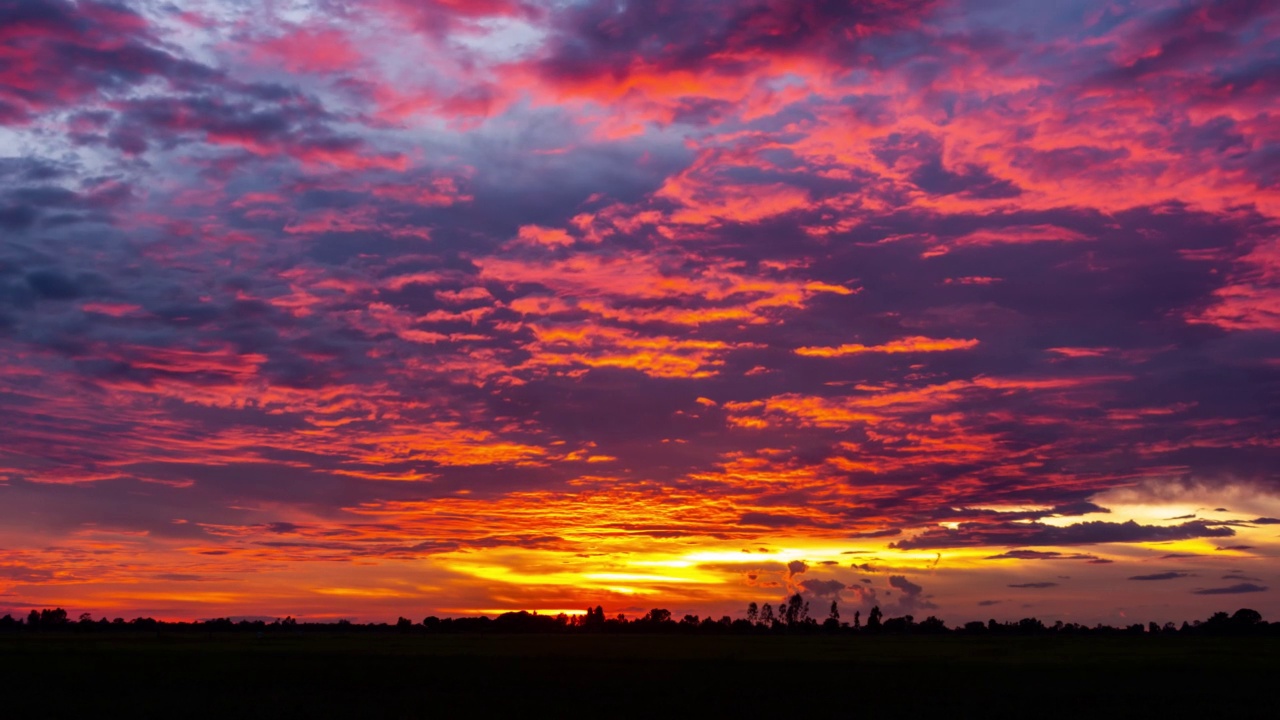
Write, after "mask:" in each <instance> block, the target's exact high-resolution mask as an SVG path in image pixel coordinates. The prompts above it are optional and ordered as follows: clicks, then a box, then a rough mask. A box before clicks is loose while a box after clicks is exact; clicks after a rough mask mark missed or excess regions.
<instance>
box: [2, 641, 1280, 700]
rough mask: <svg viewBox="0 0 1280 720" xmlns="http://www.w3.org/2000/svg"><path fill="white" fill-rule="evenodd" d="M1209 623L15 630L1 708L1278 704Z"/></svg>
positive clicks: (1274, 668) (1271, 672) (1255, 649)
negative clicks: (653, 629)
mask: <svg viewBox="0 0 1280 720" xmlns="http://www.w3.org/2000/svg"><path fill="white" fill-rule="evenodd" d="M1278 671H1280V642H1277V641H1276V640H1274V639H1268V638H1214V637H1191V638H1188V637H1158V636H1157V637H1142V636H1138V637H963V636H948V637H921V636H916V637H887V636H886V637H852V638H851V637H824V636H802V637H787V636H766V637H742V636H714V637H706V636H693V637H689V636H661V635H650V636H634V635H633V636H612V635H575V636H559V635H550V636H544V635H514V636H493V635H482V636H476V635H458V636H448V635H399V634H393V633H387V634H377V635H369V634H363V635H361V634H353V635H341V634H329V635H288V634H283V635H268V636H266V637H257V636H255V635H252V634H247V633H246V634H228V635H216V634H214V635H202V634H195V633H192V634H186V635H182V634H172V635H156V634H145V635H144V634H140V635H126V636H121V635H101V636H94V635H77V634H72V633H67V634H47V635H43V634H39V633H30V634H16V635H10V636H0V674H2V676H3V678H4V680H5V688H6V691H5V697H4V700H3V705H0V707H2V708H3V710H0V716H3V717H7V718H26V717H100V716H103V715H105V714H107V713H108V712H111V711H116V712H117V713H119V712H124V713H127V715H126V716H129V717H231V718H255V717H273V718H278V717H359V718H374V717H391V718H399V717H406V718H409V717H458V716H477V715H482V716H491V715H494V714H496V713H500V712H501V713H517V714H519V715H521V716H525V715H528V714H530V713H534V712H538V714H539V715H540V716H549V717H673V716H681V717H683V716H691V715H703V716H710V717H735V716H743V717H758V716H772V717H779V716H785V715H794V716H797V717H808V716H823V717H826V716H833V715H835V716H843V717H858V716H865V715H869V714H873V713H874V714H876V715H879V716H885V717H927V716H938V715H943V716H950V717H979V716H981V717H1082V716H1085V717H1159V716H1173V717H1193V716H1199V717H1275V712H1276V710H1275V701H1274V699H1273V698H1274V697H1275V687H1276V685H1275V683H1276V678H1277V677H1280V675H1278V674H1277V672H1278Z"/></svg>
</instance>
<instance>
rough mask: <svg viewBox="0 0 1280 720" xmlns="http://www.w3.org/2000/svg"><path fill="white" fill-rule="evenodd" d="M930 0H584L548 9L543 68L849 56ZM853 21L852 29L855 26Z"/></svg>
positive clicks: (611, 69) (565, 70)
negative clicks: (673, 0)
mask: <svg viewBox="0 0 1280 720" xmlns="http://www.w3.org/2000/svg"><path fill="white" fill-rule="evenodd" d="M932 4H933V2H932V0H874V1H872V2H865V3H858V4H857V5H850V4H848V3H843V2H834V1H829V0H822V1H821V2H800V1H798V0H751V1H749V2H743V3H735V4H731V5H725V4H722V3H715V2H709V1H707V0H694V1H693V2H687V3H680V4H678V5H664V4H661V3H658V4H654V3H646V2H625V3H609V2H595V1H593V2H588V3H584V4H581V5H577V6H569V7H568V8H566V9H565V10H564V11H562V13H560V14H558V15H554V16H552V18H551V20H552V24H553V26H554V27H555V28H556V29H557V30H558V33H557V34H556V36H555V38H554V39H553V41H552V42H551V44H550V52H549V54H548V56H547V57H545V58H544V59H542V60H541V61H540V69H541V71H542V72H543V73H544V74H546V75H548V76H550V77H553V78H555V79H557V80H559V81H561V82H582V81H587V80H592V79H597V78H607V77H612V78H614V79H615V80H616V79H622V78H625V77H626V76H627V75H628V74H630V73H631V72H632V71H633V68H635V69H636V70H639V71H643V70H640V68H644V67H645V66H650V65H652V66H656V68H657V69H659V70H661V71H664V72H669V71H677V70H699V71H705V70H706V69H709V68H710V69H714V70H715V71H717V72H721V73H724V74H730V75H739V74H743V73H746V72H748V71H749V70H750V67H751V64H752V62H751V60H748V59H744V60H734V59H730V58H733V57H734V56H735V55H745V56H747V57H748V58H749V57H751V56H766V57H767V56H770V55H781V56H786V55H813V56H818V57H824V58H831V59H832V60H835V61H837V62H839V61H841V60H844V61H846V62H847V61H849V60H851V59H852V53H853V52H854V49H855V46H856V43H855V42H854V41H853V40H851V38H855V37H857V36H859V35H865V34H867V33H869V32H871V33H874V32H884V31H886V30H892V29H896V28H900V27H904V26H909V25H910V24H911V18H912V17H913V16H917V15H918V14H919V13H922V12H923V11H924V10H925V9H926V8H928V7H929V6H930V5H932ZM855 29H856V32H855Z"/></svg>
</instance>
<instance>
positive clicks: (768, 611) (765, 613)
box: [760, 603, 778, 627]
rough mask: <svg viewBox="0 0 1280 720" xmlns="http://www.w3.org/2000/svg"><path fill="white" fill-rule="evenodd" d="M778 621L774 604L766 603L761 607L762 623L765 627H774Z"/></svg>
mask: <svg viewBox="0 0 1280 720" xmlns="http://www.w3.org/2000/svg"><path fill="white" fill-rule="evenodd" d="M777 621H778V620H777V618H775V617H774V616H773V606H772V605H770V604H769V603H765V604H764V607H762V608H760V624H761V625H764V626H765V627H773V625H774V623H776V622H777Z"/></svg>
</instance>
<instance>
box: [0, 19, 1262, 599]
mask: <svg viewBox="0 0 1280 720" xmlns="http://www.w3.org/2000/svg"><path fill="white" fill-rule="evenodd" d="M1278 218H1280V3H1269V2H1257V1H1253V0H1224V1H1221V2H1211V1H1202V2H1192V1H1187V0H1110V1H1108V2H1100V1H1090V2H1084V1H1081V0H1061V1H1058V2H1052V3H1046V2H1041V1H1040V0H936V1H935V0H866V1H865V2H857V3H853V2H840V1H837V0H811V1H808V2H804V1H802V0H735V1H733V2H730V1H728V0H679V1H678V2H677V1H675V0H654V1H653V2H639V1H637V0H573V1H570V0H547V1H544V2H535V1H533V0H528V1H524V0H470V1H468V0H369V1H368V2H355V1H345V2H344V1H342V0H267V1H265V2H234V1H231V0H190V1H187V0H184V1H183V2H168V1H164V0H130V1H127V2H124V3H121V4H115V3H105V2H98V1H97V0H81V1H80V2H71V1H70V0H0V613H2V612H5V611H11V612H15V613H17V612H23V613H25V611H27V610H29V609H30V608H32V607H52V606H56V605H57V606H62V607H65V608H67V609H68V611H69V612H71V613H72V616H73V617H74V616H76V615H78V614H79V613H81V612H91V613H93V614H94V616H95V617H98V616H101V615H109V616H111V617H115V616H124V617H134V616H137V615H151V616H154V617H157V618H172V619H182V618H185V619H190V618H202V617H215V616H223V615H236V616H243V615H265V616H283V615H285V614H292V615H294V616H298V617H304V618H315V619H321V618H336V617H348V618H353V619H363V620H394V619H395V617H396V616H397V615H405V616H408V617H411V618H414V619H420V618H422V617H423V616H425V615H428V614H440V615H446V614H454V615H456V614H464V613H479V612H483V613H489V614H492V613H495V612H500V611H505V610H518V609H528V610H539V611H541V612H557V611H559V610H580V609H583V608H586V607H587V606H589V605H590V606H594V605H597V604H599V605H602V606H603V607H604V608H605V610H606V612H607V613H608V614H609V615H614V614H616V613H619V612H622V613H626V614H628V615H635V614H637V613H643V612H644V611H645V610H647V609H649V608H651V607H664V608H668V609H670V610H671V611H672V612H673V613H675V614H676V616H677V617H679V616H680V615H682V614H684V613H697V614H701V615H706V614H708V613H710V614H714V615H716V616H717V617H718V616H720V615H722V614H737V615H740V614H741V612H742V610H743V609H744V608H745V606H746V604H747V603H748V602H750V601H756V602H759V603H764V602H776V601H777V600H779V599H781V598H783V597H784V596H786V595H787V594H790V593H794V592H802V593H804V594H805V595H806V596H807V597H809V598H811V599H812V601H813V605H814V607H815V608H819V607H820V608H822V609H823V611H824V612H823V614H825V609H826V607H827V606H828V605H829V603H830V601H831V600H832V599H838V600H839V602H840V605H841V608H842V610H843V613H844V616H845V618H846V619H849V618H850V617H851V616H852V613H853V611H854V610H861V611H862V612H863V614H864V617H865V614H866V611H867V610H868V609H869V608H870V607H871V606H872V605H873V604H878V605H880V606H881V608H882V609H883V610H884V612H885V613H886V615H890V616H892V615H900V614H906V613H910V614H913V615H915V616H916V617H917V618H922V617H924V616H925V615H930V614H935V615H938V616H939V617H942V618H943V619H944V620H946V621H948V622H950V623H953V624H954V623H960V622H963V621H967V620H973V619H986V618H988V617H995V618H1001V619H1004V618H1020V617H1023V616H1028V615H1035V616H1038V617H1040V618H1041V619H1046V620H1053V619H1063V620H1067V621H1078V622H1087V623H1090V624H1091V623H1093V622H1097V621H1102V622H1109V623H1119V622H1125V621H1126V620H1127V621H1135V622H1146V621H1149V620H1156V621H1159V622H1164V621H1167V620H1178V621H1180V620H1182V619H1191V618H1197V617H1205V616H1207V615H1208V614H1209V613H1210V612H1212V611H1215V610H1222V609H1225V610H1232V609H1235V608H1238V607H1242V606H1243V607H1252V608H1255V609H1257V610H1259V611H1261V612H1262V613H1263V614H1264V615H1265V616H1267V617H1268V619H1277V616H1280V598H1278V597H1277V596H1278V595H1280V560H1278V559H1277V557H1278V555H1280V519H1277V518H1280V283H1278V280H1280V234H1278V232H1277V228H1278V227H1280V225H1278V222H1277V221H1278Z"/></svg>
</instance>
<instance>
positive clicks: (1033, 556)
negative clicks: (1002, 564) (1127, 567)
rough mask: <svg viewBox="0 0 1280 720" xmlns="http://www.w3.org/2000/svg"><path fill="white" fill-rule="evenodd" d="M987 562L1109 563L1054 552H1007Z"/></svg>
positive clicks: (1093, 556) (1085, 555)
mask: <svg viewBox="0 0 1280 720" xmlns="http://www.w3.org/2000/svg"><path fill="white" fill-rule="evenodd" d="M985 559H987V560H1085V561H1087V562H1091V563H1094V564H1099V563H1101V564H1105V563H1109V562H1111V561H1110V560H1104V559H1103V558H1100V557H1098V556H1097V555H1088V554H1085V553H1063V552H1058V551H1056V550H1009V551H1008V552H1003V553H1000V554H999V555H991V556H989V557H987V558H985Z"/></svg>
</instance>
